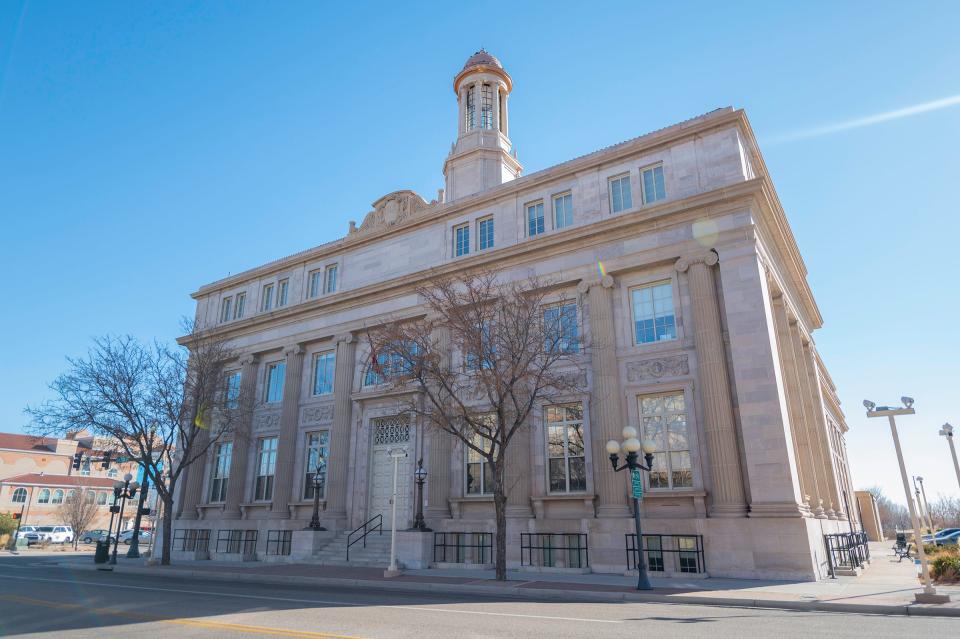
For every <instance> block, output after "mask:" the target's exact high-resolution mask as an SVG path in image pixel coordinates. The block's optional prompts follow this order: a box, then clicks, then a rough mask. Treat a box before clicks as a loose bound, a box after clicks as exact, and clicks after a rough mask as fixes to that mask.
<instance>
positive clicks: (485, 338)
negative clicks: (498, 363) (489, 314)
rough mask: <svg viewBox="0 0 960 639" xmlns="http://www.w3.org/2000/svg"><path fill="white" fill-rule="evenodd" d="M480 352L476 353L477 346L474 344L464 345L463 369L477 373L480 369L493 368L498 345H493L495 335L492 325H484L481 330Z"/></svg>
mask: <svg viewBox="0 0 960 639" xmlns="http://www.w3.org/2000/svg"><path fill="white" fill-rule="evenodd" d="M480 339H481V344H480V352H479V353H478V352H476V346H475V345H473V344H464V351H465V353H464V357H463V367H464V369H465V370H467V371H475V370H478V369H480V368H487V369H489V368H493V365H494V360H495V358H494V355H495V353H496V347H497V345H496V344H494V343H493V334H492V332H491V328H490V325H489V324H487V323H484V325H483V326H482V327H481V330H480Z"/></svg>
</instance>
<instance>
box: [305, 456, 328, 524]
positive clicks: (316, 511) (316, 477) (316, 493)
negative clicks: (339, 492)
mask: <svg viewBox="0 0 960 639" xmlns="http://www.w3.org/2000/svg"><path fill="white" fill-rule="evenodd" d="M325 465H326V459H324V457H323V455H318V456H317V467H316V468H315V469H314V471H313V481H312V482H311V483H312V484H313V486H312V487H313V517H311V518H310V525H309V526H307V530H317V531H321V530H326V528H324V527H323V524H321V523H320V491H321V490H322V489H323V481H324V475H323V469H324V467H325Z"/></svg>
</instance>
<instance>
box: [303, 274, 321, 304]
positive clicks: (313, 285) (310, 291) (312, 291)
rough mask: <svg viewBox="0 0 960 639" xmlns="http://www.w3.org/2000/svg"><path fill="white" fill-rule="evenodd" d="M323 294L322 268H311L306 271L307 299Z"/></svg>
mask: <svg viewBox="0 0 960 639" xmlns="http://www.w3.org/2000/svg"><path fill="white" fill-rule="evenodd" d="M322 294H323V269H322V268H315V269H311V270H310V271H309V272H308V273H307V299H311V300H312V299H315V298H317V297H320V296H321V295H322Z"/></svg>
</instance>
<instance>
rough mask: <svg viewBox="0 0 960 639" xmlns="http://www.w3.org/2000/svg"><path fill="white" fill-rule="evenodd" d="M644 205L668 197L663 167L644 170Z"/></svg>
mask: <svg viewBox="0 0 960 639" xmlns="http://www.w3.org/2000/svg"><path fill="white" fill-rule="evenodd" d="M640 173H641V176H642V177H643V203H644V204H650V203H652V202H659V201H660V200H662V199H664V198H666V197H667V190H666V188H665V187H664V185H663V165H662V164H658V165H657V166H652V167H650V168H649V169H643V170H642V171H641V172H640Z"/></svg>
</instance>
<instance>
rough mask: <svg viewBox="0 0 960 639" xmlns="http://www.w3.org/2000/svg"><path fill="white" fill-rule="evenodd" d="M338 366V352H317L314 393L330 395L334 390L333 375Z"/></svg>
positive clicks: (314, 370) (314, 362) (314, 363)
mask: <svg viewBox="0 0 960 639" xmlns="http://www.w3.org/2000/svg"><path fill="white" fill-rule="evenodd" d="M335 368H336V353H335V352H334V351H327V352H325V353H317V354H316V355H315V356H314V358H313V394H314V395H329V394H330V393H332V392H333V375H334V372H335Z"/></svg>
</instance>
